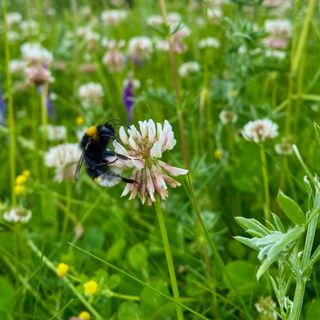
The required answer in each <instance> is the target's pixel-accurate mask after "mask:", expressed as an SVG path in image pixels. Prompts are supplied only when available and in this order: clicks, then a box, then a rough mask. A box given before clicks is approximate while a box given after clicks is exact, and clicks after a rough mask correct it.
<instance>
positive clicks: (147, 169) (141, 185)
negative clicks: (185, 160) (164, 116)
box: [113, 119, 188, 205]
mask: <svg viewBox="0 0 320 320" xmlns="http://www.w3.org/2000/svg"><path fill="white" fill-rule="evenodd" d="M139 126H140V131H138V130H137V128H136V127H135V126H134V125H131V126H130V128H129V129H128V130H127V132H126V131H125V130H124V128H123V127H121V128H120V130H119V134H120V139H121V142H122V143H123V145H124V146H122V145H120V144H119V143H118V142H117V141H116V140H115V141H114V142H113V145H114V147H115V151H116V152H117V153H121V154H123V155H126V156H129V157H131V158H132V160H125V161H122V160H120V161H116V162H115V163H114V165H115V166H118V167H120V168H121V167H122V168H126V167H130V166H131V167H132V168H133V171H132V173H131V179H133V180H135V181H137V183H130V184H127V185H126V187H125V189H124V190H123V193H122V195H121V196H126V195H128V194H129V193H130V197H129V199H130V200H131V199H134V198H135V197H136V196H137V195H138V196H139V198H140V199H141V201H142V203H145V202H146V201H147V203H148V204H149V205H150V204H151V203H152V202H154V201H156V198H155V194H159V195H160V197H161V199H165V198H167V196H168V188H167V184H168V185H169V186H171V187H173V188H176V187H178V186H180V183H179V182H178V181H176V180H174V179H173V178H172V177H170V176H169V175H171V176H179V175H184V174H187V173H188V170H185V169H180V168H176V167H173V166H171V165H169V164H167V163H165V162H163V161H161V160H160V158H161V157H162V154H163V153H164V152H165V151H167V150H172V149H173V148H174V146H175V144H176V140H175V139H174V133H173V131H172V127H171V125H170V124H169V122H168V121H167V120H165V121H164V124H163V126H162V125H161V124H160V123H157V124H155V123H154V121H153V120H151V119H150V120H148V121H147V120H146V121H139Z"/></svg>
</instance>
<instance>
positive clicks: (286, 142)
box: [274, 137, 293, 156]
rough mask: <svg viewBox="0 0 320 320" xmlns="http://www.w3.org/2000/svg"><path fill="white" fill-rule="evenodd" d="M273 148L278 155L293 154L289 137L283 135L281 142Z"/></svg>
mask: <svg viewBox="0 0 320 320" xmlns="http://www.w3.org/2000/svg"><path fill="white" fill-rule="evenodd" d="M274 150H275V151H276V153H277V154H280V155H286V156H288V155H291V154H293V148H292V142H291V141H290V139H288V138H285V137H283V138H282V139H281V142H280V143H277V144H276V145H275V146H274Z"/></svg>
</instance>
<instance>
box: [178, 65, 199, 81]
mask: <svg viewBox="0 0 320 320" xmlns="http://www.w3.org/2000/svg"><path fill="white" fill-rule="evenodd" d="M199 71H200V65H199V63H198V62H196V61H189V62H185V63H183V64H182V65H181V66H180V67H179V75H180V76H181V77H182V78H186V77H188V76H190V75H193V74H196V73H198V72H199Z"/></svg>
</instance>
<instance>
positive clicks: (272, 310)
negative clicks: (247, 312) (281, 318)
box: [254, 296, 277, 320]
mask: <svg viewBox="0 0 320 320" xmlns="http://www.w3.org/2000/svg"><path fill="white" fill-rule="evenodd" d="M254 306H255V307H256V309H257V311H258V312H259V313H260V314H261V315H262V316H264V317H263V319H270V320H277V312H276V304H275V302H274V301H273V300H272V298H271V297H270V296H268V297H260V299H259V301H258V302H257V303H255V305H254Z"/></svg>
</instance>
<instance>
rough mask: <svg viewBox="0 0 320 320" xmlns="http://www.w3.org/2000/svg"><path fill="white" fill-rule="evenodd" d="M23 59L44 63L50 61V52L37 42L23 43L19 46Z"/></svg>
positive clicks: (32, 62)
mask: <svg viewBox="0 0 320 320" xmlns="http://www.w3.org/2000/svg"><path fill="white" fill-rule="evenodd" d="M20 50H21V53H22V57H23V59H24V60H25V61H26V62H28V63H30V64H46V65H49V64H50V63H51V62H52V58H53V57H52V53H51V52H49V51H48V50H47V49H46V48H44V47H42V46H41V45H40V44H39V43H30V42H26V43H24V44H23V45H22V46H21V48H20Z"/></svg>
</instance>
